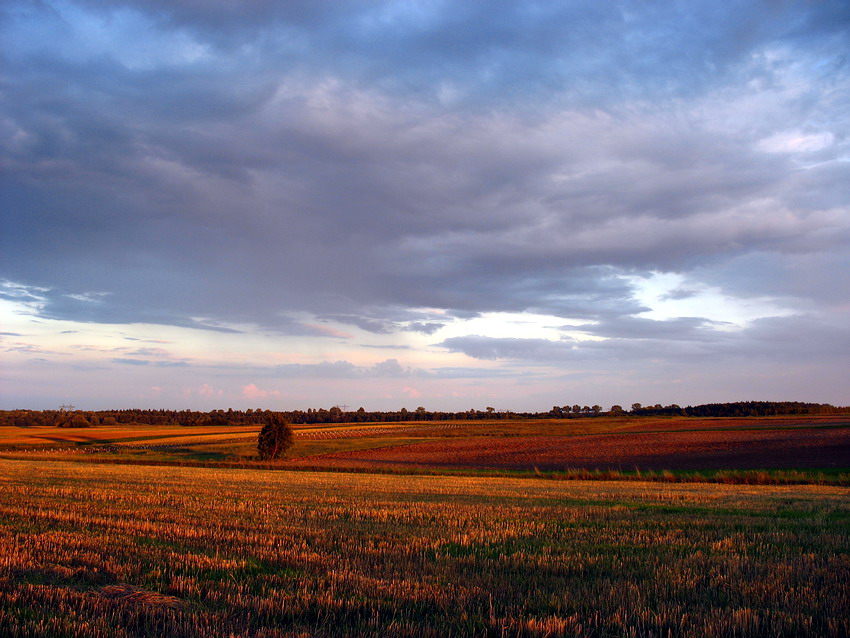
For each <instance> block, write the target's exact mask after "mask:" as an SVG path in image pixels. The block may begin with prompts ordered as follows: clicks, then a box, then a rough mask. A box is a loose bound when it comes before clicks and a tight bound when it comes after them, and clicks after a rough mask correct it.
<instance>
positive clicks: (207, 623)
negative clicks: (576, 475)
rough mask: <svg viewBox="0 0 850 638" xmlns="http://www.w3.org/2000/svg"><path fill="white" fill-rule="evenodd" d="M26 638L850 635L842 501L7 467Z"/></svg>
mask: <svg viewBox="0 0 850 638" xmlns="http://www.w3.org/2000/svg"><path fill="white" fill-rule="evenodd" d="M0 494H2V495H3V498H2V499H0V627H2V628H3V631H4V632H5V635H19V636H61V635H69V636H137V635H161V636H221V635H224V636H228V635H235V636H248V635H251V636H301V635H303V636H314V635H315V636H336V635H352V636H448V635H455V636H473V635H476V636H489V635H492V636H502V635H504V636H556V635H567V636H628V635H635V636H648V635H656V636H662V635H663V636H666V635H671V636H717V635H737V636H846V635H848V634H850V618H848V614H847V609H850V526H848V522H850V490H847V489H845V488H837V487H825V486H793V487H773V486H770V487H765V486H730V485H701V484H658V483H638V482H634V483H625V482H603V481H596V482H571V483H556V482H552V481H544V480H534V479H523V480H516V479H506V478H471V477H441V476H381V475H366V474H363V475H357V474H342V473H336V474H332V473H313V472H267V471H259V470H216V469H208V468H200V469H198V468H177V467H130V466H95V465H86V464H71V463H61V462H51V463H44V462H29V461H7V460H0Z"/></svg>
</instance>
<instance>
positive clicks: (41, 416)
mask: <svg viewBox="0 0 850 638" xmlns="http://www.w3.org/2000/svg"><path fill="white" fill-rule="evenodd" d="M847 412H850V407H836V406H833V405H830V404H828V403H802V402H799V401H742V402H737V403H709V404H705V405H697V406H687V407H684V408H683V407H681V406H678V405H676V404H675V403H674V404H672V405H666V406H663V405H661V404H655V405H642V404H640V403H633V404H632V405H631V409H630V410H626V409H624V408H623V407H622V406H620V405H612V406H611V409H610V410H603V409H602V407H601V406H599V405H593V406H587V405H584V406H581V405H578V404H576V405H572V406H570V405H564V406H553V407H552V409H551V410H549V411H548V412H511V411H504V410H496V409H494V408H492V407H487V408H485V409H484V410H476V409H471V410H466V411H461V412H439V411H433V410H426V409H425V408H424V407H422V406H420V407H418V408H416V409H415V410H408V409H407V408H401V409H400V410H396V411H366V410H364V409H363V408H358V409H357V410H353V411H344V410H343V409H342V408H340V407H338V406H334V407H332V408H328V409H325V408H318V409H313V408H310V409H308V410H291V411H272V410H263V409H256V410H255V409H248V410H233V409H228V410H211V411H209V412H197V411H194V410H135V409H130V410H98V411H85V410H75V411H63V410H0V426H15V427H32V426H55V427H65V428H81V427H90V426H93V425H130V424H138V425H179V426H216V425H230V426H235V425H236V426H238V425H265V424H266V423H268V422H269V419H270V417H271V416H272V415H280V416H282V417H283V418H285V419H286V420H287V421H288V422H290V423H294V424H320V423H376V422H390V423H394V422H407V421H495V420H500V419H515V418H524V419H575V418H593V417H598V416H691V417H744V416H772V415H783V414H784V415H800V414H812V415H816V414H841V413H847Z"/></svg>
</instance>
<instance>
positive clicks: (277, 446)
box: [257, 412, 292, 461]
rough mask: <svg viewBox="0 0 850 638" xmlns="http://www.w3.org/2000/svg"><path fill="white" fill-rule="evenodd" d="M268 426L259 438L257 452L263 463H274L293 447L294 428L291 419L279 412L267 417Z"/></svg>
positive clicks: (264, 427) (261, 431) (269, 413)
mask: <svg viewBox="0 0 850 638" xmlns="http://www.w3.org/2000/svg"><path fill="white" fill-rule="evenodd" d="M265 418H266V424H265V425H264V426H263V429H262V430H260V435H259V437H257V450H258V451H259V453H260V458H261V459H262V460H263V461H272V460H274V459H279V458H280V457H282V456H283V454H284V452H286V450H288V449H289V446H290V445H292V427H291V426H290V425H289V419H287V418H286V417H285V416H283V415H282V414H279V413H277V412H268V413H267V414H266V415H265Z"/></svg>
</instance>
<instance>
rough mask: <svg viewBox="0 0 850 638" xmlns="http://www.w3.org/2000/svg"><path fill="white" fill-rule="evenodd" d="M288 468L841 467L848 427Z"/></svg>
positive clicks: (438, 449)
mask: <svg viewBox="0 0 850 638" xmlns="http://www.w3.org/2000/svg"><path fill="white" fill-rule="evenodd" d="M293 463H302V464H306V463H310V464H316V463H320V464H327V465H328V466H337V467H352V468H355V467H357V468H360V467H376V466H389V467H404V466H417V467H445V468H491V469H513V470H518V469H528V468H535V467H536V468H538V469H541V470H562V469H565V468H598V469H616V470H620V469H625V470H631V469H634V468H636V467H637V468H640V469H645V470H712V469H760V468H770V469H792V468H797V469H807V468H846V467H848V466H850V428H829V429H826V428H823V429H809V428H795V429H772V430H768V429H764V430H753V429H749V430H739V431H736V430H713V431H711V430H710V431H690V432H653V433H628V434H621V433H615V434H600V435H585V436H572V437H567V436H525V437H487V438H485V437H470V438H464V439H440V440H431V441H422V442H417V443H410V444H407V445H396V446H390V447H380V448H373V449H367V450H357V451H346V452H339V453H336V454H329V455H324V456H321V457H308V458H306V459H303V460H301V461H293Z"/></svg>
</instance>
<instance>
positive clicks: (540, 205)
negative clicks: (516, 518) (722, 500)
mask: <svg viewBox="0 0 850 638" xmlns="http://www.w3.org/2000/svg"><path fill="white" fill-rule="evenodd" d="M0 12H2V13H0V55H2V57H3V65H4V71H5V74H4V82H3V85H2V87H0V161H2V162H3V165H4V170H3V173H2V175H0V187H2V198H3V206H2V208H3V214H2V218H0V224H2V227H0V276H2V277H3V278H5V280H6V284H5V285H4V286H2V287H0V298H3V299H6V300H11V301H14V302H16V303H26V304H28V306H27V307H28V308H29V310H30V311H31V312H32V313H33V314H34V316H39V317H43V318H50V319H74V320H77V321H84V322H92V323H130V322H135V323H142V322H143V323H159V324H166V325H174V326H184V327H193V328H202V329H206V330H210V331H219V332H223V333H224V332H227V333H233V334H235V333H237V332H239V331H262V332H270V333H274V334H279V335H288V336H301V337H311V336H323V335H324V336H331V337H334V336H336V337H339V335H338V334H331V333H330V332H328V331H327V330H323V329H322V328H323V326H322V325H321V324H322V323H323V322H337V323H343V324H348V325H353V326H357V327H359V328H360V329H362V330H365V331H367V332H371V333H374V334H382V335H391V334H397V333H403V332H412V333H420V334H425V335H430V334H435V333H437V331H438V330H439V329H440V327H441V326H444V325H445V324H446V323H448V322H449V321H450V320H451V318H453V317H457V318H469V317H475V316H479V315H480V314H482V313H487V312H494V311H503V312H521V311H533V312H539V313H545V314H552V315H556V316H559V317H562V318H564V319H584V320H591V321H594V322H597V323H595V324H594V326H595V327H591V328H588V329H587V332H588V333H589V334H593V335H595V336H599V337H604V338H607V339H609V342H598V343H597V345H590V344H591V342H581V343H579V344H574V343H572V342H569V341H563V342H554V345H553V342H545V341H544V340H541V342H540V343H536V342H535V343H531V342H528V341H526V342H524V343H519V342H518V340H517V342H516V343H515V342H508V341H503V340H500V341H498V342H496V341H489V340H487V339H486V337H483V336H482V337H476V338H472V337H466V338H455V340H448V341H445V342H443V345H444V346H445V347H447V348H449V349H450V350H451V351H455V352H466V353H467V354H471V356H480V357H484V358H494V359H512V358H520V359H523V360H529V361H557V360H559V358H561V357H563V358H567V359H570V358H575V357H581V356H588V353H590V352H594V353H599V352H608V351H609V350H608V349H610V350H611V351H612V352H613V351H614V350H616V351H617V352H620V353H622V356H623V357H629V356H635V357H637V356H639V355H640V353H641V352H642V351H643V349H644V348H646V347H648V346H647V343H648V342H649V341H652V342H653V343H655V344H656V345H655V347H656V352H659V351H665V350H664V348H666V347H669V348H670V350H669V352H670V355H671V356H675V355H676V354H677V353H681V352H683V350H682V349H683V348H684V351H686V352H691V353H700V352H703V349H704V348H707V347H708V346H707V345H706V344H711V348H714V350H711V349H710V351H711V352H716V351H718V350H717V348H720V347H721V344H727V343H729V344H734V345H731V346H729V347H730V348H732V347H733V348H736V349H737V350H738V351H742V352H743V351H747V349H748V348H749V347H752V348H755V349H756V350H758V349H759V348H761V347H762V346H763V343H764V340H765V339H767V336H766V335H767V334H770V330H768V328H767V327H766V326H767V325H768V324H760V325H761V327H760V328H759V329H756V326H753V327H752V328H751V329H748V330H746V331H743V332H741V333H740V335H739V336H738V337H736V338H734V339H733V338H730V337H729V335H728V333H727V332H724V331H723V330H719V329H718V328H719V326H717V325H714V324H711V323H709V322H706V321H705V320H703V319H701V318H699V317H693V318H688V317H686V318H681V319H679V320H676V321H672V322H664V323H659V322H651V321H649V320H645V319H641V318H639V317H635V316H634V315H637V314H639V313H641V312H644V311H646V310H647V309H648V308H647V306H646V304H645V302H643V301H641V299H640V298H639V295H638V291H637V290H636V288H635V284H634V278H635V277H640V276H645V275H647V274H648V273H650V272H653V271H660V272H667V273H679V274H682V275H684V276H686V279H687V281H688V282H689V283H688V285H687V286H686V287H685V288H682V289H679V290H678V291H673V292H671V293H668V295H667V299H668V300H675V299H684V298H686V297H687V296H688V295H689V294H690V291H692V290H697V289H699V287H700V286H713V287H716V288H719V289H720V290H721V291H722V292H723V293H724V294H727V295H729V296H733V297H737V298H739V299H741V300H744V301H745V300H747V299H753V298H755V299H761V298H765V297H770V298H773V299H776V300H778V303H780V302H781V305H782V306H783V307H785V308H788V309H792V310H794V311H797V312H799V313H803V312H806V313H808V314H809V315H810V316H812V317H815V321H817V322H821V323H824V324H828V325H839V324H840V321H839V320H838V319H837V318H838V317H843V316H845V315H846V304H847V301H848V297H847V291H850V281H846V280H847V276H848V275H846V273H848V272H850V267H848V266H850V264H848V258H847V255H848V247H850V216H848V205H850V186H848V185H850V164H848V162H847V161H846V158H847V157H848V153H850V136H848V130H850V113H848V111H847V108H846V104H847V103H848V102H850V67H848V63H847V60H848V59H850V58H848V54H850V44H848V43H850V37H848V36H850V27H848V25H850V8H848V5H847V3H846V2H840V1H832V2H819V3H809V4H805V5H804V4H800V3H790V4H784V5H781V6H779V5H776V4H775V3H768V2H762V3H759V2H757V3H752V2H733V3H731V4H729V3H724V4H722V5H717V6H713V5H705V6H690V5H689V6H688V7H686V8H676V7H670V6H666V5H665V6H663V7H662V6H660V5H659V6H652V5H641V6H632V5H628V6H626V5H623V4H621V3H601V4H600V3H597V2H578V3H568V4H557V3H555V4H553V3H548V2H547V3H544V2H540V3H537V2H531V3H529V2H508V3H502V4H500V5H499V8H498V10H494V9H493V7H492V5H491V4H490V3H484V2H477V1H475V2H464V3H462V6H461V5H458V4H457V3H455V4H452V5H449V4H440V3H436V4H414V5H410V4H407V3H399V2H393V1H389V0H387V1H384V2H377V3H350V4H349V3H346V4H344V5H340V4H339V3H326V2H287V3H276V2H265V1H262V0H255V1H252V2H250V3H248V4H247V5H246V4H243V5H240V7H239V8H238V9H235V8H234V5H233V4H232V3H227V2H223V1H221V2H220V1H214V2H204V3H198V2H194V1H185V2H182V1H176V2H164V1H162V0H135V1H130V0H125V1H122V2H119V3H114V2H104V1H102V0H80V1H77V2H69V3H63V4H53V5H51V4H44V3H29V2H23V1H17V0H13V1H12V2H7V3H4V5H3V7H2V8H0ZM95 36H96V37H95ZM421 308H436V309H440V310H441V311H442V313H441V314H437V313H429V312H427V311H422V310H418V309H421ZM842 313H844V314H842ZM310 316H312V317H314V318H315V320H316V322H318V324H319V325H314V324H313V323H312V321H310V320H305V319H304V317H310ZM771 325H772V324H771ZM783 325H784V324H783ZM773 329H774V328H771V330H773ZM839 332H840V331H839ZM835 337H836V338H838V339H840V338H841V335H840V334H838V335H835ZM662 344H666V345H662ZM818 351H820V350H818ZM322 365H324V366H325V367H324V368H322V369H321V370H318V369H313V368H298V367H293V368H285V369H282V370H281V373H282V374H284V375H288V374H293V375H295V374H304V375H308V376H311V375H315V374H319V373H321V374H327V375H328V376H329V377H331V378H344V377H345V375H348V374H355V375H356V374H361V373H360V372H357V370H354V371H352V369H351V368H349V367H347V366H346V365H344V364H340V365H337V364H333V363H331V364H322Z"/></svg>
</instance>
